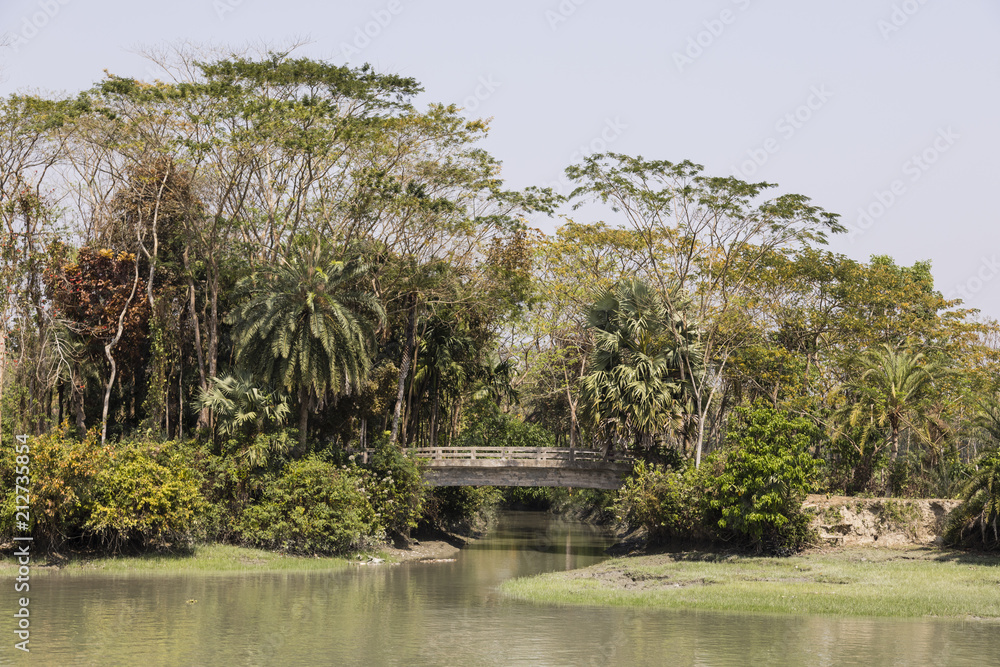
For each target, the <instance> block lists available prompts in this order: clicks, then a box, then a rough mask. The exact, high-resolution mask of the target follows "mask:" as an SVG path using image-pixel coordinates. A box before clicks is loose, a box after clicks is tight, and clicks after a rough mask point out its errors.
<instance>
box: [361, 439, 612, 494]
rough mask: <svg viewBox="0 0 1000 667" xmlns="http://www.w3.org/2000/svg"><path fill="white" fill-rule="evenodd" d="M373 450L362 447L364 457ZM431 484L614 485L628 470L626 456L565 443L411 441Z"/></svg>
mask: <svg viewBox="0 0 1000 667" xmlns="http://www.w3.org/2000/svg"><path fill="white" fill-rule="evenodd" d="M370 451H371V450H365V451H364V459H365V460H366V461H367V458H368V455H369V453H370ZM406 452H407V453H408V454H409V455H410V456H413V457H416V458H419V459H423V460H424V462H425V471H424V480H425V481H426V482H427V484H428V485H430V486H562V487H572V488H576V489H618V488H621V485H622V482H623V481H624V478H625V476H626V475H628V473H629V472H630V471H631V470H632V460H631V459H628V458H625V457H617V456H616V457H613V458H611V459H606V458H604V457H603V456H602V455H601V452H598V451H595V450H591V449H582V450H581V449H571V448H569V447H413V448H410V449H407V450H406Z"/></svg>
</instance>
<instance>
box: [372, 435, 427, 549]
mask: <svg viewBox="0 0 1000 667" xmlns="http://www.w3.org/2000/svg"><path fill="white" fill-rule="evenodd" d="M374 449H375V451H374V452H373V453H372V456H371V459H370V460H369V462H368V464H367V465H366V466H365V468H366V469H367V471H368V472H369V473H370V474H369V475H367V476H366V479H365V486H366V487H367V489H368V497H369V500H370V501H371V504H372V507H373V508H374V510H375V513H376V515H377V516H378V518H379V522H380V523H381V524H382V526H383V527H384V528H385V529H386V530H387V531H388V532H390V533H395V534H398V535H408V534H409V531H410V529H411V528H416V527H417V520H418V519H419V518H420V515H421V512H422V511H423V505H424V496H425V495H426V487H425V486H424V479H423V476H422V475H421V474H420V466H419V465H418V464H417V462H416V461H414V460H413V459H412V458H410V457H409V456H407V455H406V454H404V453H403V451H402V450H401V449H400V448H399V447H397V446H396V445H394V444H392V443H390V442H389V441H388V439H387V438H383V439H381V440H380V441H379V442H378V443H377V444H376V445H375V448H374Z"/></svg>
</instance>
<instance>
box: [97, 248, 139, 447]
mask: <svg viewBox="0 0 1000 667" xmlns="http://www.w3.org/2000/svg"><path fill="white" fill-rule="evenodd" d="M138 289H139V255H138V254H136V256H135V277H134V278H133V279H132V292H131V293H130V294H129V295H128V299H126V300H125V305H124V306H123V307H122V312H121V313H119V314H118V330H117V332H116V333H115V337H114V339H112V340H111V342H109V343H108V344H107V345H105V346H104V356H105V357H107V359H108V361H109V362H110V363H111V377H110V378H109V379H108V386H107V387H105V389H104V409H103V411H102V412H101V446H102V447H103V446H104V443H105V441H106V440H107V435H108V405H109V404H110V403H111V388H112V387H114V385H115V376H116V375H117V374H118V364H117V362H115V357H114V355H113V354H111V351H112V350H113V349H115V347H117V345H118V341H120V340H121V338H122V333H123V332H124V331H125V315H126V314H127V313H128V309H129V307H130V306H131V305H132V299H134V298H135V293H136V290H138Z"/></svg>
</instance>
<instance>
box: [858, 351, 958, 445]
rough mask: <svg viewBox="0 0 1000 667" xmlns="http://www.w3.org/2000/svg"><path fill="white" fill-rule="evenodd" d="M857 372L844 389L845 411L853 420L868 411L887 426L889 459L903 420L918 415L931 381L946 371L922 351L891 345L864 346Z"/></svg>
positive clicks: (911, 418) (879, 422)
mask: <svg viewBox="0 0 1000 667" xmlns="http://www.w3.org/2000/svg"><path fill="white" fill-rule="evenodd" d="M859 363H860V372H859V373H858V374H857V375H856V377H854V378H853V379H852V380H850V381H849V382H848V383H847V384H846V385H845V389H844V391H845V392H846V394H847V395H848V396H850V398H849V399H848V400H849V401H850V404H849V407H847V408H845V414H846V415H847V417H848V420H849V421H856V417H855V415H856V414H863V413H867V414H870V415H872V419H874V420H875V422H876V423H877V424H879V425H880V426H886V427H888V428H887V440H888V445H889V448H890V454H891V456H892V460H894V461H895V460H896V458H897V457H898V456H899V433H900V430H901V429H902V427H903V425H904V424H905V423H907V422H910V423H912V422H915V421H916V420H917V419H918V418H919V417H920V416H921V414H922V413H921V402H922V400H923V399H924V398H925V397H926V395H927V393H928V391H929V390H930V388H931V386H932V385H933V384H934V382H935V381H936V380H938V379H940V378H942V377H944V376H945V375H946V374H947V373H948V371H947V369H945V368H942V367H941V366H940V365H938V364H936V363H934V362H931V361H928V360H927V358H926V356H925V355H924V354H923V353H922V352H917V353H913V352H909V351H907V350H903V349H899V348H896V347H894V346H891V345H882V346H881V347H879V348H875V349H871V350H866V351H865V352H864V353H863V354H862V355H861V357H860V359H859Z"/></svg>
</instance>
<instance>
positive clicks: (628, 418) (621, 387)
mask: <svg viewBox="0 0 1000 667" xmlns="http://www.w3.org/2000/svg"><path fill="white" fill-rule="evenodd" d="M587 318H588V324H589V325H590V327H591V328H592V329H593V331H594V350H593V352H592V353H591V357H590V366H589V371H588V373H587V375H585V376H584V378H583V383H582V392H581V402H582V404H583V411H584V415H585V416H586V417H587V418H588V419H589V420H590V421H591V422H592V423H593V424H594V425H595V426H596V427H597V428H598V430H599V431H603V432H604V434H605V435H606V436H607V437H608V443H609V447H610V446H611V445H612V444H613V442H614V440H615V439H616V438H626V439H630V440H632V441H633V442H634V444H636V445H641V446H643V447H645V448H647V449H649V448H651V447H652V444H653V439H654V437H655V436H656V434H658V433H662V432H663V431H665V430H667V429H670V428H677V427H679V426H680V425H681V423H682V420H683V415H684V405H685V396H686V393H687V391H688V389H689V385H690V380H691V378H690V377H689V376H688V375H687V374H686V373H685V372H684V370H683V369H685V368H699V367H701V366H702V361H701V348H700V346H699V344H698V335H697V331H696V330H695V329H694V327H692V326H691V325H690V323H688V322H687V320H686V318H685V316H684V312H683V310H682V309H679V308H671V307H670V306H669V304H668V302H667V300H666V299H664V298H663V296H662V295H661V294H659V293H658V292H656V291H655V290H653V289H652V288H651V287H650V286H649V285H647V284H646V283H645V282H643V281H641V280H626V281H622V282H620V283H618V284H617V285H615V286H614V287H612V288H611V289H609V290H608V291H606V292H604V293H603V294H601V295H600V297H599V298H598V300H597V302H596V303H595V304H594V305H593V306H591V307H590V309H589V310H588V312H587Z"/></svg>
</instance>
